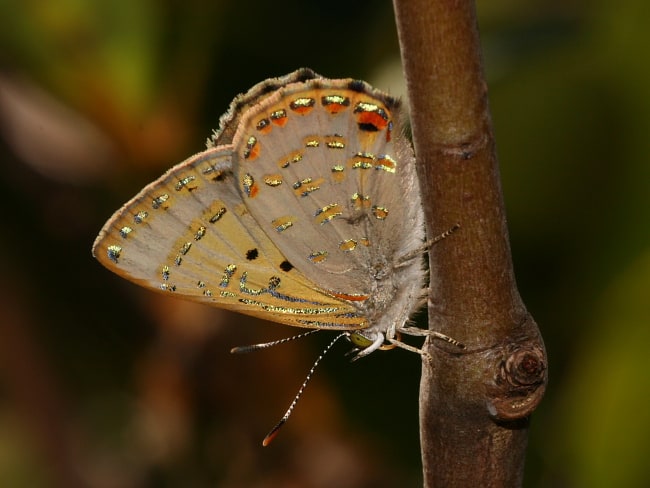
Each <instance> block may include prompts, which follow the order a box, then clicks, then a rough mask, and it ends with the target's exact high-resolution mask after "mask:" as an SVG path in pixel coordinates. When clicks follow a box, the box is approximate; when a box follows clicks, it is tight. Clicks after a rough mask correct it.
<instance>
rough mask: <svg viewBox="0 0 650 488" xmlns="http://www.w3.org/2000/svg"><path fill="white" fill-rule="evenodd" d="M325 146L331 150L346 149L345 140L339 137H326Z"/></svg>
mask: <svg viewBox="0 0 650 488" xmlns="http://www.w3.org/2000/svg"><path fill="white" fill-rule="evenodd" d="M325 145H326V146H327V147H328V148H329V149H345V138H344V137H342V136H338V135H333V136H326V137H325Z"/></svg>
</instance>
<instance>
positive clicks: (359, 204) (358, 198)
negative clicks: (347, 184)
mask: <svg viewBox="0 0 650 488" xmlns="http://www.w3.org/2000/svg"><path fill="white" fill-rule="evenodd" d="M351 200H352V204H353V205H354V207H355V208H356V209H357V210H359V209H361V208H364V207H365V208H368V207H370V197H369V196H368V195H359V194H358V193H354V194H352V197H351Z"/></svg>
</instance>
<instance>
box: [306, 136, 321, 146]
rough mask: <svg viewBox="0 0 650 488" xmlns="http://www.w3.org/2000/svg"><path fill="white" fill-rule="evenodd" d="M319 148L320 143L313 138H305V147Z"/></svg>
mask: <svg viewBox="0 0 650 488" xmlns="http://www.w3.org/2000/svg"><path fill="white" fill-rule="evenodd" d="M318 146H320V141H319V140H318V138H316V137H314V136H309V137H306V138H305V147H312V148H313V147H318Z"/></svg>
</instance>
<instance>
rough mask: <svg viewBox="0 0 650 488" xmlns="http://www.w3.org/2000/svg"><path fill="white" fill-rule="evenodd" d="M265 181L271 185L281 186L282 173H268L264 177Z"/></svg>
mask: <svg viewBox="0 0 650 488" xmlns="http://www.w3.org/2000/svg"><path fill="white" fill-rule="evenodd" d="M264 183H266V184H267V185H269V186H280V185H281V184H282V175H278V174H275V175H266V176H265V177H264Z"/></svg>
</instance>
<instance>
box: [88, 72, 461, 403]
mask: <svg viewBox="0 0 650 488" xmlns="http://www.w3.org/2000/svg"><path fill="white" fill-rule="evenodd" d="M400 117H401V104H400V101H399V100H398V99H396V98H393V97H391V96H389V95H387V94H385V93H383V92H381V91H379V90H376V89H374V88H372V87H371V86H370V85H368V84H367V83H365V82H363V81H358V80H353V79H327V78H323V77H322V76H320V75H318V74H316V73H315V72H313V71H312V70H310V69H306V68H303V69H299V70H297V71H295V72H293V73H291V74H288V75H286V76H283V77H279V78H273V79H269V80H266V81H263V82H261V83H259V84H257V85H255V86H254V87H253V88H251V89H250V90H249V91H248V92H247V93H245V94H242V95H239V96H237V97H236V98H235V99H234V100H233V102H232V104H231V105H230V109H229V110H228V112H227V113H226V114H225V115H223V116H222V117H221V119H220V122H219V129H218V130H216V131H215V132H214V133H213V135H212V136H211V137H210V138H209V139H208V147H207V149H206V150H204V151H203V152H200V153H198V154H196V155H194V156H192V157H190V158H188V159H187V160H185V161H183V162H182V163H180V164H178V165H176V166H174V167H172V168H171V169H170V170H169V171H167V172H166V173H165V174H164V175H162V176H161V177H160V178H159V179H158V180H156V181H154V182H153V183H151V184H149V185H148V186H146V187H145V188H144V189H143V190H142V191H140V193H138V194H137V195H136V196H135V197H134V198H133V199H131V200H130V201H129V202H127V203H126V204H125V205H124V206H123V207H122V208H121V209H119V210H118V211H117V212H116V213H115V214H114V215H113V216H112V217H111V218H110V219H109V220H108V222H107V223H106V224H105V225H104V227H103V229H102V230H101V232H100V233H99V236H98V237H97V239H96V241H95V243H94V245H93V255H94V256H95V257H96V258H97V259H98V260H99V261H100V263H101V264H103V265H104V266H105V267H107V268H108V269H109V270H111V271H113V272H115V273H117V274H118V275H120V276H122V277H124V278H126V279H128V280H130V281H132V282H134V283H137V284H139V285H141V286H144V287H145V288H148V289H150V290H155V291H158V292H162V293H166V294H169V295H173V296H177V297H180V298H185V299H190V300H194V301H198V302H201V303H205V304H208V305H212V306H216V307H221V308H224V309H228V310H232V311H235V312H240V313H243V314H248V315H252V316H255V317H260V318H263V319H267V320H271V321H274V322H279V323H281V324H286V325H291V326H296V327H303V328H307V329H313V330H334V331H341V335H340V336H337V339H338V338H339V337H341V336H343V337H346V338H348V339H349V340H350V341H351V342H352V344H353V345H354V347H355V349H354V352H355V353H356V358H359V357H363V356H366V355H368V354H370V353H371V352H373V351H376V350H377V349H387V348H392V347H396V346H398V347H403V348H405V349H409V350H412V351H415V352H418V353H421V354H425V353H423V352H422V351H421V350H420V349H417V348H415V347H413V346H410V345H408V344H405V343H403V342H402V341H401V340H400V334H401V333H406V334H412V335H421V336H422V335H433V336H434V337H438V338H441V339H444V340H447V341H448V342H452V343H455V344H457V345H459V343H457V342H456V341H454V340H453V339H451V338H448V337H447V336H444V335H443V334H439V333H437V332H429V331H425V330H423V329H419V328H417V327H411V326H408V325H407V324H408V321H409V317H410V316H411V315H412V314H413V313H414V312H415V311H417V310H418V309H419V308H420V307H421V306H422V305H423V303H424V299H425V298H424V297H425V295H426V289H427V287H426V272H425V269H424V266H423V259H422V255H423V253H424V252H425V251H426V250H427V249H428V247H429V246H430V244H431V241H429V242H427V241H426V237H425V230H424V216H423V209H422V203H421V195H420V189H419V185H418V180H417V177H416V171H415V159H414V155H413V150H412V148H411V145H410V143H409V142H408V140H407V139H406V138H405V137H404V134H403V130H402V128H401V126H400V122H401V119H400ZM453 230H455V229H454V228H452V229H451V230H450V231H449V232H447V233H446V234H443V235H442V236H440V237H439V238H442V237H445V236H446V235H447V234H448V233H450V232H451V231H453ZM439 238H437V239H439ZM337 339H335V341H336V340H337ZM333 342H334V341H333ZM330 347H331V345H330ZM319 360H320V358H319ZM317 362H318V361H317ZM316 364H317V363H315V364H314V367H315V365H316ZM312 370H313V368H312ZM305 383H306V382H305ZM303 387H304V384H303ZM301 392H302V388H301V390H300V392H299V394H298V396H299V395H300V393H301ZM298 396H297V397H298ZM296 400H297V398H296ZM294 403H295V401H294ZM292 407H293V404H292Z"/></svg>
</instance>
